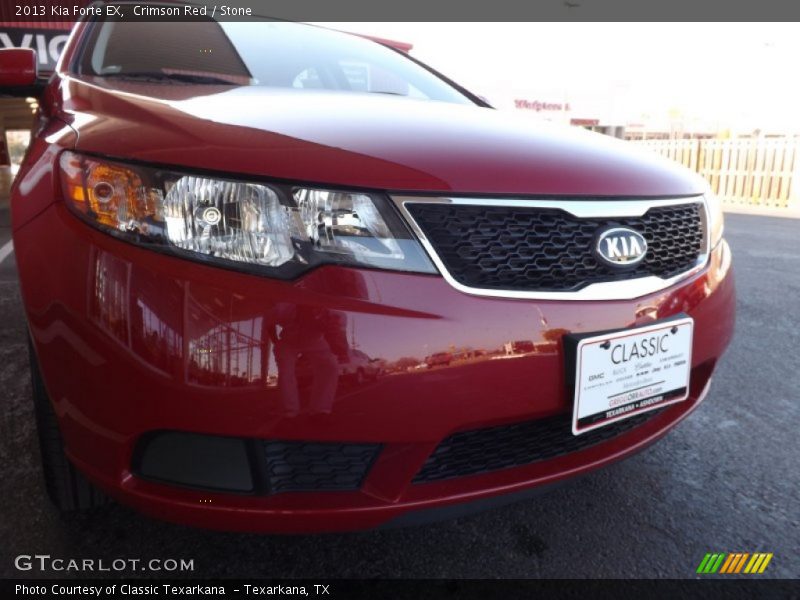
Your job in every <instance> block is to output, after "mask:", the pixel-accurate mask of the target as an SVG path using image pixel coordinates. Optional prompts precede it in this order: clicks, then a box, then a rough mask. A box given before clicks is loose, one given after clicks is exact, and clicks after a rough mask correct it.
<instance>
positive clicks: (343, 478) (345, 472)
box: [263, 441, 380, 494]
mask: <svg viewBox="0 0 800 600" xmlns="http://www.w3.org/2000/svg"><path fill="white" fill-rule="evenodd" d="M263 446H264V455H265V457H266V463H267V464H266V467H267V469H266V470H267V473H266V475H267V487H268V490H269V493H272V494H275V493H279V492H300V491H325V490H357V489H358V488H359V487H361V483H362V481H363V480H364V477H365V476H366V475H367V471H369V468H370V466H371V465H372V462H373V460H375V457H376V456H377V454H378V452H379V450H380V444H341V443H319V442H273V441H268V442H263Z"/></svg>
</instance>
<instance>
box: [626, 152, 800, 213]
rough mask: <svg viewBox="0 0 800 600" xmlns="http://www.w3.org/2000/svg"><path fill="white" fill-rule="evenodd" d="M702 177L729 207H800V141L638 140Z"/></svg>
mask: <svg viewBox="0 0 800 600" xmlns="http://www.w3.org/2000/svg"><path fill="white" fill-rule="evenodd" d="M631 143H633V144H638V145H640V146H643V147H646V148H649V149H651V150H653V151H655V152H658V153H659V154H662V155H663V156H666V157H668V158H671V159H672V160H674V161H676V162H678V163H680V164H682V165H684V166H685V167H688V168H690V169H692V170H693V171H696V172H697V173H700V174H701V175H702V176H703V177H705V178H706V179H707V180H708V182H709V183H710V184H711V189H712V190H713V191H714V193H716V194H717V195H718V196H719V197H720V198H721V199H722V201H723V202H724V203H725V204H729V205H740V206H742V205H747V206H760V207H770V208H794V209H800V139H798V138H753V139H750V138H741V139H729V140H636V141H632V142H631Z"/></svg>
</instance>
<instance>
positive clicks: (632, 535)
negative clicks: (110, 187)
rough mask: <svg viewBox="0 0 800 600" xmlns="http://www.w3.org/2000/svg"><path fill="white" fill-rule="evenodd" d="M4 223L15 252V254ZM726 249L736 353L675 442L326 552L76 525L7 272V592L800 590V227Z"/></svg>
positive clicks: (788, 222) (0, 317)
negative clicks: (666, 581) (50, 459)
mask: <svg viewBox="0 0 800 600" xmlns="http://www.w3.org/2000/svg"><path fill="white" fill-rule="evenodd" d="M3 219H4V220H3V221H2V223H0V225H2V226H1V227H0V247H2V245H3V244H4V243H5V242H6V241H7V240H8V239H9V237H10V236H9V231H8V226H7V216H6V215H3ZM726 235H727V238H728V240H729V241H730V243H731V246H732V248H733V254H734V264H735V271H736V278H737V284H738V290H739V303H738V317H737V333H736V337H735V339H734V342H733V345H732V346H731V348H730V350H729V351H728V353H727V355H726V356H725V357H724V359H723V361H722V363H721V365H720V367H719V370H718V371H717V374H716V376H715V379H714V383H713V384H712V389H711V393H710V395H709V397H708V399H707V400H706V401H705V403H704V404H703V405H702V406H701V407H700V408H698V410H697V411H696V412H695V413H694V414H693V415H692V416H690V417H689V418H688V419H687V420H686V421H684V422H683V423H682V424H680V425H679V426H678V427H677V428H676V429H675V430H674V431H673V432H671V433H670V434H669V435H668V436H667V437H666V438H664V439H663V440H661V441H660V442H659V443H657V444H655V445H654V446H652V447H651V448H650V449H648V450H646V451H645V452H643V453H641V454H639V455H637V456H635V457H633V458H631V459H629V460H626V461H624V462H621V463H618V464H616V465H614V466H612V467H610V468H607V469H605V470H602V471H599V472H595V473H593V474H591V475H589V476H586V477H584V478H582V479H580V480H577V481H573V482H570V483H568V484H566V485H564V486H562V487H560V488H558V489H556V490H554V491H552V492H551V493H549V494H546V495H544V496H540V497H538V498H535V499H532V500H528V501H525V502H522V503H518V504H514V505H511V506H506V507H504V508H500V509H496V510H493V511H490V512H485V513H481V514H477V515H472V516H469V517H463V518H460V519H457V520H453V521H447V522H442V523H438V524H434V525H428V526H423V527H415V528H405V529H393V530H382V531H372V532H362V533H352V534H335V535H334V534H328V535H322V536H266V535H245V534H227V533H217V532H208V531H202V530H194V529H189V528H186V527H181V526H176V525H171V524H167V523H162V522H158V521H154V520H150V519H147V518H145V517H142V516H139V515H137V514H136V513H134V512H132V511H130V510H128V509H126V508H123V507H121V506H118V505H112V506H109V507H108V508H107V509H103V510H101V511H98V512H96V513H95V514H93V515H88V516H78V517H70V518H62V517H60V516H59V515H58V514H57V513H56V512H55V510H54V509H53V508H52V507H51V505H50V504H49V503H48V501H47V500H46V498H45V494H44V489H43V485H42V479H41V474H40V470H39V451H38V448H37V445H36V436H35V431H34V421H33V412H32V407H31V402H30V398H29V396H30V384H29V381H28V364H27V356H26V347H25V343H26V342H25V323H24V317H23V312H22V307H21V303H20V293H19V288H18V285H17V280H16V272H15V270H14V261H13V257H11V258H9V259H6V260H5V261H3V262H2V263H0V389H2V399H1V400H0V492H1V493H2V498H3V510H2V513H0V514H1V515H2V516H1V517H0V540H2V544H1V545H0V577H26V576H27V577H30V576H31V575H34V576H39V574H38V573H35V574H34V573H30V572H19V571H16V570H15V569H14V566H13V558H14V557H15V556H16V555H19V554H35V553H40V554H50V555H51V556H59V557H67V558H105V559H109V558H114V557H138V558H143V559H149V558H167V557H170V558H177V559H180V558H183V559H193V560H194V566H195V570H194V572H193V573H190V574H189V575H193V576H196V577H204V578H205V577H208V578H210V577H236V576H241V577H245V576H246V577H280V578H287V577H309V578H310V577H316V578H320V577H324V578H336V577H426V578H438V577H447V578H461V577H473V578H484V577H485V578H496V577H500V578H505V577H514V578H528V577H565V578H574V577H646V578H652V577H678V578H682V577H696V575H695V569H696V568H697V566H698V564H699V562H700V561H701V559H702V558H703V556H704V555H705V554H706V553H707V552H772V553H774V558H773V559H772V562H771V563H770V565H769V568H768V569H767V571H766V573H765V574H764V576H765V577H766V576H770V577H793V578H797V577H800V558H799V557H800V523H799V522H798V521H799V520H800V509H799V508H798V507H800V486H799V485H798V474H800V451H798V447H799V446H798V424H800V360H799V359H798V356H800V326H799V325H800V321H799V320H798V316H797V315H798V312H799V311H800V305H799V304H798V303H800V221H798V220H794V219H780V218H769V217H760V216H747V215H729V216H728V218H727V234H726ZM52 575H53V576H63V575H64V574H61V573H54V574H52ZM71 575H72V576H76V575H74V574H71ZM134 575H135V574H134ZM147 575H148V576H157V575H158V573H148V574H147ZM169 575H172V576H174V575H175V574H169ZM78 576H80V575H78Z"/></svg>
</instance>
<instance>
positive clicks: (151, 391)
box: [15, 203, 735, 531]
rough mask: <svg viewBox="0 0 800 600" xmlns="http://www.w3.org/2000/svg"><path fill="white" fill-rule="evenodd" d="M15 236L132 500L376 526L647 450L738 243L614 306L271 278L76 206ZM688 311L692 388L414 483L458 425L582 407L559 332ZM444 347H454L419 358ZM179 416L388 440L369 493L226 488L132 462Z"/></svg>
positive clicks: (50, 363) (25, 280)
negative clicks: (137, 467)
mask: <svg viewBox="0 0 800 600" xmlns="http://www.w3.org/2000/svg"><path fill="white" fill-rule="evenodd" d="M15 249H16V252H17V261H18V265H19V271H20V278H21V282H22V290H23V295H24V300H25V307H26V311H27V314H28V318H29V322H30V326H31V333H32V337H33V340H34V345H35V348H36V352H37V355H38V358H39V361H40V364H41V369H42V373H43V376H44V379H45V382H46V385H47V388H48V391H49V394H50V397H51V398H52V400H53V402H54V406H55V408H56V411H57V414H58V415H59V419H60V423H61V427H62V431H63V435H64V439H65V444H66V448H67V452H68V454H69V456H70V458H71V459H72V460H73V461H74V463H75V464H76V465H77V466H78V467H79V468H80V469H81V470H82V471H83V472H84V473H85V474H86V475H87V476H88V477H89V478H90V479H91V480H92V481H93V482H95V483H96V484H97V485H98V486H100V487H101V488H103V489H104V490H105V491H106V492H108V493H109V494H110V495H111V496H113V497H115V498H117V499H118V500H120V501H121V502H124V503H126V504H129V505H131V506H133V507H135V508H137V509H139V510H141V511H143V512H145V513H148V514H152V515H155V516H157V517H159V518H165V519H169V520H174V521H178V522H183V523H188V524H192V525H196V526H202V527H209V528H218V529H230V530H234V529H235V530H248V531H332V530H349V529H360V528H370V527H375V526H379V525H381V524H384V523H386V522H388V521H391V520H393V519H397V518H402V517H403V516H404V515H406V514H408V513H409V512H411V511H415V510H424V509H431V508H435V507H442V506H447V505H453V504H456V503H461V502H468V501H475V500H480V499H482V498H487V497H490V496H495V495H498V494H504V493H512V492H519V491H522V490H525V489H528V488H531V487H534V486H539V485H543V484H549V483H554V482H557V481H560V480H563V479H565V478H567V477H571V476H574V475H578V474H581V473H584V472H587V471H589V470H592V469H594V468H597V467H600V466H603V465H605V464H608V463H610V462H613V461H615V460H618V459H620V458H623V457H625V456H628V455H630V454H632V453H634V452H636V451H638V450H639V449H641V448H643V447H644V446H646V445H647V444H649V443H651V442H653V441H654V440H656V439H658V438H659V437H661V436H662V435H664V434H665V433H666V432H667V431H668V430H669V429H670V428H671V427H673V426H674V425H675V424H676V423H677V422H678V421H680V420H681V419H682V418H684V417H685V416H686V415H688V414H689V413H690V412H691V411H692V410H693V409H694V408H695V407H696V406H697V405H698V404H699V402H700V401H701V400H702V397H703V392H704V390H705V389H706V387H707V385H708V382H709V380H710V377H711V374H712V371H713V369H714V366H715V364H716V361H717V360H718V359H719V357H720V356H721V355H722V353H723V352H724V350H725V348H726V346H727V344H728V343H729V341H730V338H731V335H732V332H733V318H734V296H735V293H734V283H733V277H732V273H731V271H730V254H729V250H728V248H727V245H726V244H725V243H724V242H723V243H722V244H720V245H719V246H718V247H717V248H716V249H715V250H714V251H713V252H712V255H711V258H710V263H709V266H708V267H707V268H706V269H704V270H703V271H701V272H699V273H697V274H695V275H693V276H692V277H690V278H689V279H686V280H684V281H682V282H680V283H679V284H676V285H674V286H672V287H670V288H668V289H665V290H663V291H661V292H658V293H655V294H651V295H649V296H645V297H642V298H638V299H636V300H625V301H604V302H589V301H581V302H574V301H530V300H510V299H499V298H482V297H475V296H469V295H466V294H463V293H461V292H459V291H457V290H456V289H454V288H453V287H451V286H450V285H449V284H448V283H447V282H446V281H445V280H444V279H442V278H441V277H439V276H427V275H412V274H402V273H394V272H382V271H371V270H356V269H344V268H338V267H324V268H319V269H317V270H315V271H313V272H311V273H309V274H308V275H306V276H305V277H302V278H301V279H299V280H297V281H295V282H281V281H274V280H269V279H265V278H260V277H255V276H251V275H245V274H240V273H234V272H230V271H225V270H221V269H216V268H211V267H207V266H204V265H200V264H195V263H191V262H187V261H182V260H179V259H175V258H172V257H168V256H163V255H159V254H155V253H153V252H149V251H146V250H142V249H139V248H137V247H135V246H131V245H128V244H125V243H122V242H119V241H117V240H115V239H112V238H110V237H108V236H106V235H104V234H102V233H99V232H97V231H95V230H93V229H91V228H89V227H88V226H86V225H84V224H82V223H80V222H78V221H77V220H76V219H75V218H74V217H72V215H70V214H69V213H68V212H67V210H66V208H65V207H64V206H63V205H62V204H60V203H56V204H54V205H52V206H50V207H49V208H47V209H46V210H45V211H44V212H43V213H42V214H41V215H39V216H38V217H36V218H35V219H33V220H32V221H30V222H29V223H27V224H26V225H25V226H23V227H21V228H20V229H18V230H17V231H16V232H15ZM679 313H687V314H689V315H690V316H692V317H693V318H694V320H695V338H694V347H693V352H692V356H693V365H692V367H693V370H692V384H691V393H690V398H689V399H688V400H686V401H685V402H681V403H679V404H676V405H674V406H671V407H668V408H666V409H664V410H663V411H661V412H659V413H658V414H656V415H655V416H653V417H652V418H650V419H648V420H647V421H646V422H645V423H643V424H641V425H639V426H637V427H635V428H633V429H630V430H628V431H626V432H624V433H621V434H620V435H618V436H616V437H614V438H612V439H610V440H606V441H603V442H602V443H598V444H595V445H593V446H590V447H588V448H585V449H581V450H578V451H576V452H571V453H568V454H564V455H561V456H557V457H555V458H550V459H547V460H540V461H535V462H532V463H530V464H526V465H522V466H515V467H513V468H507V469H500V470H496V471H491V472H486V473H481V474H477V475H470V476H465V477H457V478H452V479H446V480H442V481H436V482H432V483H414V482H413V480H414V478H415V475H416V474H417V473H418V472H419V471H420V468H421V467H422V465H423V464H424V463H425V461H426V459H427V458H428V456H430V454H431V453H432V452H433V451H434V450H435V448H436V447H437V445H438V444H439V443H440V442H441V441H442V440H443V439H445V438H446V437H447V436H449V435H450V434H452V433H453V432H456V431H462V430H471V429H480V428H485V427H491V426H497V425H503V424H510V423H516V422H522V421H530V420H535V419H540V418H546V417H550V416H552V415H558V414H562V413H565V412H567V411H569V410H570V404H571V402H570V400H569V399H568V398H567V397H566V396H567V394H566V392H565V385H564V380H565V375H564V360H563V355H562V346H561V343H560V341H559V340H560V336H561V335H562V334H563V333H566V332H572V333H580V332H587V331H598V330H606V329H617V328H624V327H632V326H638V325H644V324H647V323H649V322H652V321H653V320H657V319H662V318H666V317H670V316H673V315H676V314H679ZM519 340H528V341H532V342H533V345H534V348H535V350H533V351H529V352H524V353H521V354H519V355H514V356H510V357H509V356H505V353H504V351H503V348H504V347H505V345H506V344H507V343H509V342H516V341H519ZM528 348H529V346H528ZM355 350H357V351H358V355H359V358H358V359H357V360H356V359H355V358H353V356H354V354H353V351H355ZM438 352H447V353H449V354H450V355H451V356H452V357H453V359H452V361H451V362H450V363H449V364H440V365H437V366H434V367H432V368H425V367H424V365H420V363H423V361H424V359H425V357H427V356H431V355H433V354H436V353H438ZM416 365H420V366H416ZM359 369H361V373H360V374H358V376H356V373H357V372H358V370H359ZM163 430H168V431H184V432H197V433H202V434H211V435H215V436H231V437H236V438H248V439H256V440H283V441H297V440H304V441H305V440H307V441H312V442H348V443H364V444H380V452H379V454H378V455H377V458H376V459H375V461H374V462H373V463H371V464H370V465H369V467H370V468H369V471H368V473H367V475H366V477H365V478H364V479H363V481H362V482H361V483H360V486H359V488H358V489H356V490H351V491H313V492H309V491H303V492H285V493H265V494H248V493H221V492H215V491H209V490H202V489H193V488H187V487H179V486H175V485H166V484H164V483H159V482H155V481H148V480H145V479H143V478H141V477H138V476H136V475H134V473H133V467H132V465H133V464H134V458H135V456H134V454H135V450H136V448H137V443H138V442H139V441H140V440H141V439H142V436H145V435H148V434H152V432H156V431H163Z"/></svg>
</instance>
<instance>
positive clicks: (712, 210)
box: [704, 192, 725, 248]
mask: <svg viewBox="0 0 800 600" xmlns="http://www.w3.org/2000/svg"><path fill="white" fill-rule="evenodd" d="M704 198H705V201H706V207H707V208H708V221H709V222H708V232H709V234H710V235H711V247H712V248H716V246H717V244H719V242H720V240H721V239H722V232H723V229H724V228H725V217H724V215H723V214H722V202H721V201H720V199H719V198H718V197H717V196H716V195H715V194H712V193H711V192H706V194H705V196H704Z"/></svg>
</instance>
